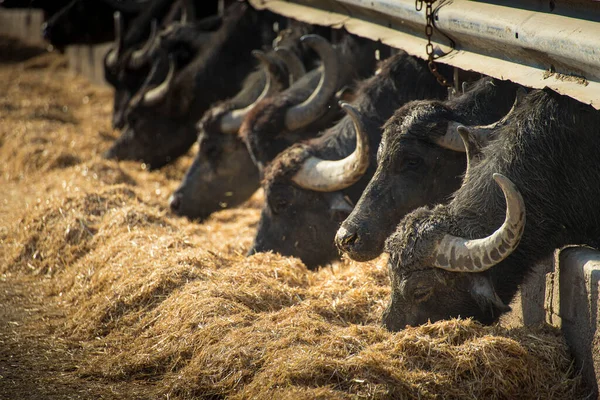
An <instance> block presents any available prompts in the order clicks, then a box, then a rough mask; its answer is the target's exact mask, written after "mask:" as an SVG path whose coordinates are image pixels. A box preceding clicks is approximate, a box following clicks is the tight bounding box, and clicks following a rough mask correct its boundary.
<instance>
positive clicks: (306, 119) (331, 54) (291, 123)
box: [285, 34, 339, 131]
mask: <svg viewBox="0 0 600 400" xmlns="http://www.w3.org/2000/svg"><path fill="white" fill-rule="evenodd" d="M300 41H301V42H302V43H304V44H306V45H308V46H309V47H311V48H312V49H313V50H314V51H315V52H317V54H318V55H319V57H320V58H321V61H322V63H323V65H322V69H323V73H322V75H321V79H320V80H319V84H318V85H317V88H316V89H315V91H314V92H313V93H312V94H311V95H310V96H309V97H308V98H307V99H306V100H304V101H303V102H302V103H300V104H297V105H295V106H292V107H290V108H289V109H288V110H287V112H286V114H285V126H286V128H287V129H288V130H289V131H295V130H298V129H300V128H303V127H305V126H306V125H308V124H310V123H311V122H313V121H314V120H316V119H317V118H319V117H320V116H321V115H323V113H324V112H325V111H326V109H327V108H326V106H327V103H328V102H329V100H330V99H331V97H332V96H333V95H334V94H335V92H336V89H337V77H338V72H339V60H338V57H337V54H336V51H335V49H334V48H333V47H332V46H331V44H330V43H329V42H328V41H327V40H326V39H324V38H322V37H321V36H319V35H314V34H310V35H304V36H302V37H301V38H300Z"/></svg>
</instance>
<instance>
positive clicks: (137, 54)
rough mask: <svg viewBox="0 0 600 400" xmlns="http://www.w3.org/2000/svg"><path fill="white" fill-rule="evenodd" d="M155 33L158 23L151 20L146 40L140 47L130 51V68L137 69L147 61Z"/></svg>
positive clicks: (154, 40) (154, 41) (154, 39)
mask: <svg viewBox="0 0 600 400" xmlns="http://www.w3.org/2000/svg"><path fill="white" fill-rule="evenodd" d="M157 33H158V23H157V22H156V20H152V24H151V25H150V36H149V37H148V40H147V41H146V43H145V44H144V46H143V47H142V48H141V49H139V50H136V51H134V52H133V53H131V57H130V58H129V63H128V65H129V67H130V68H133V69H138V68H141V67H142V66H143V65H144V64H146V63H147V62H148V60H149V59H150V54H151V53H152V49H153V47H154V46H155V43H156V41H157V38H156V37H157Z"/></svg>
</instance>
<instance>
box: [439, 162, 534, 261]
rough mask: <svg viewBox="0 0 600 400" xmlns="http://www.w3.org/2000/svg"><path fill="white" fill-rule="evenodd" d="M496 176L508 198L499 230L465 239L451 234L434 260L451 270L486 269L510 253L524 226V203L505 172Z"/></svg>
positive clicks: (445, 239) (445, 237)
mask: <svg viewBox="0 0 600 400" xmlns="http://www.w3.org/2000/svg"><path fill="white" fill-rule="evenodd" d="M494 180H495V181H496V183H497V184H498V185H499V186H500V188H501V189H502V192H503V193H504V198H505V199H506V218H505V219H504V223H503V224H502V226H501V227H500V228H498V230H496V231H495V232H494V233H492V234H491V235H490V236H488V237H485V238H482V239H465V238H462V237H457V236H452V235H449V234H446V235H444V237H443V238H442V239H441V240H440V242H439V243H438V244H437V246H436V248H435V251H434V259H433V264H434V266H435V267H436V268H441V269H444V270H446V271H452V272H483V271H486V270H488V269H490V268H491V267H493V266H494V265H496V264H498V263H499V262H500V261H502V260H504V259H505V258H506V257H508V256H509V255H510V254H511V253H512V252H513V250H514V249H515V248H516V247H517V245H518V244H519V241H520V240H521V236H522V235H523V230H524V229H525V203H524V202H523V197H522V196H521V194H520V193H519V191H518V190H517V188H516V187H515V185H514V184H513V183H512V182H511V181H510V180H509V179H508V178H507V177H505V176H504V175H501V174H494Z"/></svg>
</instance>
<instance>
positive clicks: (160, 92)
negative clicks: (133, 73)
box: [144, 55, 175, 107]
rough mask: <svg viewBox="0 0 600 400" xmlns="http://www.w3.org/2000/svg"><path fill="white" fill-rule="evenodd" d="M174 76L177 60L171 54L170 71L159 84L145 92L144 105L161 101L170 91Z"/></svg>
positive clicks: (151, 104) (150, 105) (152, 104)
mask: <svg viewBox="0 0 600 400" xmlns="http://www.w3.org/2000/svg"><path fill="white" fill-rule="evenodd" d="M151 75H152V73H151ZM174 76H175V61H174V60H173V57H172V56H170V55H169V72H167V77H166V78H165V80H164V81H163V82H162V83H160V84H159V85H158V86H156V87H155V88H153V89H150V90H148V91H147V92H146V93H144V105H145V106H149V107H152V106H154V105H156V104H158V103H160V102H161V101H162V100H163V99H164V98H165V96H166V95H167V93H168V92H169V89H170V88H171V84H172V81H173V78H174Z"/></svg>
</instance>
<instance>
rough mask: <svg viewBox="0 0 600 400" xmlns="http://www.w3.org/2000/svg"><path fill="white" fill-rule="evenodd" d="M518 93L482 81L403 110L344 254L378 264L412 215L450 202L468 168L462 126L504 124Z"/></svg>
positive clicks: (345, 236)
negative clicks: (392, 236)
mask: <svg viewBox="0 0 600 400" xmlns="http://www.w3.org/2000/svg"><path fill="white" fill-rule="evenodd" d="M516 91H517V85H515V84H512V83H510V82H502V81H498V80H492V79H491V78H482V79H480V80H479V81H477V82H476V83H474V84H473V85H472V86H471V87H470V88H469V89H468V90H467V91H466V92H465V93H463V94H462V95H460V96H456V97H451V98H449V99H447V100H446V101H438V100H423V101H415V102H411V103H408V104H406V105H405V106H404V107H402V108H401V109H399V110H398V111H397V112H396V113H395V114H394V116H393V118H390V120H389V121H388V122H387V123H386V125H385V129H384V134H383V140H382V143H381V145H380V148H379V153H378V161H377V163H378V165H377V171H376V172H375V175H374V176H373V179H372V180H371V182H369V185H368V186H367V188H366V189H365V191H364V192H363V194H362V196H361V198H360V200H359V201H358V203H357V204H356V207H355V208H354V210H353V211H352V213H351V214H350V216H349V217H348V218H347V219H346V220H345V221H344V223H343V224H342V225H341V227H340V229H339V231H338V233H337V234H336V244H337V246H338V248H339V249H340V250H342V251H343V252H345V253H347V254H348V255H349V256H350V257H351V258H352V259H355V260H358V261H366V260H370V259H373V258H375V257H377V256H378V255H379V254H381V251H382V250H383V245H384V242H385V239H386V238H387V237H388V236H389V235H390V234H391V233H392V231H393V229H394V228H395V226H396V225H397V224H398V222H400V220H401V219H402V217H403V216H404V215H405V214H406V213H408V212H410V211H412V210H413V209H415V208H417V207H420V206H424V205H432V204H438V203H444V202H446V201H447V200H448V197H449V196H450V195H451V194H452V193H453V192H454V191H455V190H456V189H458V188H459V187H460V184H461V183H462V177H463V173H464V170H465V164H466V158H465V156H464V151H465V148H464V146H463V143H462V141H461V139H460V137H459V136H458V134H457V133H456V125H457V124H465V125H479V124H482V125H483V124H489V123H491V122H494V121H496V120H498V119H500V118H501V117H502V116H503V115H504V114H506V113H507V111H508V109H509V108H510V104H511V103H512V101H513V100H514V98H515V92H516ZM447 139H451V140H450V142H449V141H448V140H447ZM452 139H453V140H452Z"/></svg>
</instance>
